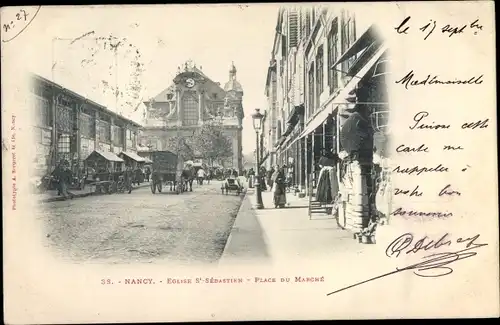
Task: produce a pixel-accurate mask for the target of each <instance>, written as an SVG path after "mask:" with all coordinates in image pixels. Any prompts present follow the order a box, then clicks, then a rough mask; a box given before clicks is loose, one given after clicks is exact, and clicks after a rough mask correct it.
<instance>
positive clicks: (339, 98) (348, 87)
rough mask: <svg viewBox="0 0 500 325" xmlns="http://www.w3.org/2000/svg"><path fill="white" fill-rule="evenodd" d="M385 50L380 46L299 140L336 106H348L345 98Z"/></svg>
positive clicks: (318, 124) (320, 122)
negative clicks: (330, 107) (329, 107)
mask: <svg viewBox="0 0 500 325" xmlns="http://www.w3.org/2000/svg"><path fill="white" fill-rule="evenodd" d="M386 50H387V46H386V45H382V46H381V47H380V49H379V50H378V51H377V53H375V55H374V56H373V57H372V58H371V59H370V60H369V61H368V62H367V63H366V64H365V66H364V67H363V68H362V69H361V70H360V71H359V73H358V75H357V76H354V77H353V78H352V79H351V81H349V83H348V84H347V85H346V86H345V87H344V88H343V89H342V90H341V91H340V93H339V94H338V95H337V97H335V99H334V102H333V105H332V109H331V110H330V109H327V108H325V109H323V111H321V112H320V113H319V114H318V115H316V117H315V118H314V119H313V120H312V121H311V122H309V124H307V126H306V128H305V129H304V131H303V132H302V134H301V135H300V136H299V137H298V139H301V138H303V137H305V136H306V135H308V134H309V133H311V132H312V131H314V130H316V128H317V127H318V126H320V125H321V124H322V123H323V122H324V121H325V120H326V119H327V118H328V115H329V114H332V113H334V111H335V110H336V109H337V107H338V105H341V104H348V103H349V102H348V101H347V100H346V98H347V97H348V96H349V93H350V92H351V91H352V90H353V89H354V88H355V87H356V86H357V84H358V83H359V81H360V80H361V79H362V78H363V77H364V76H365V75H366V74H367V73H368V71H370V69H371V68H372V67H373V66H374V65H375V63H376V62H377V61H378V60H379V59H380V57H382V55H383V54H384V52H385V51H386Z"/></svg>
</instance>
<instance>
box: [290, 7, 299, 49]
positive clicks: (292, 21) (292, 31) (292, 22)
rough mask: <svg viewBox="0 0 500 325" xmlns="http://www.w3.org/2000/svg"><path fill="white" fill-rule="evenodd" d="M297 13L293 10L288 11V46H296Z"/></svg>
mask: <svg viewBox="0 0 500 325" xmlns="http://www.w3.org/2000/svg"><path fill="white" fill-rule="evenodd" d="M297 29H298V15H297V12H296V11H295V10H293V9H292V10H290V12H289V13H288V39H289V43H290V44H289V45H290V47H291V48H292V47H296V46H297V43H298V42H297V40H298V31H297Z"/></svg>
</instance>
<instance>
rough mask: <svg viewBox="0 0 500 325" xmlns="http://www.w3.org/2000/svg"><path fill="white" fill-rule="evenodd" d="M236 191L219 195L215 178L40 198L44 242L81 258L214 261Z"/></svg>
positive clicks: (233, 210)
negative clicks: (177, 189) (178, 186)
mask: <svg viewBox="0 0 500 325" xmlns="http://www.w3.org/2000/svg"><path fill="white" fill-rule="evenodd" d="M242 197H243V195H242V196H237V195H235V194H229V195H222V194H221V191H220V182H218V181H214V182H212V183H211V184H210V185H207V184H204V185H203V186H199V185H197V184H193V192H186V193H183V194H180V195H176V194H174V193H173V192H170V191H168V189H167V191H165V188H164V191H163V193H156V194H154V195H153V194H152V193H151V191H150V189H149V188H141V189H138V190H136V191H133V192H132V193H131V194H113V195H102V196H94V197H85V198H80V199H75V200H68V201H62V202H51V203H45V204H43V206H42V211H43V212H41V213H40V214H39V218H43V219H44V220H43V221H44V223H45V225H46V228H45V233H46V243H45V244H46V246H48V247H49V248H51V249H55V252H56V254H57V255H59V256H61V257H63V258H66V259H68V258H70V259H72V260H77V261H82V262H84V261H85V262H101V261H103V262H107V263H109V262H114V263H131V262H136V261H140V262H146V263H147V262H154V261H163V262H165V261H169V262H183V263H196V262H208V263H212V262H217V261H218V259H219V258H220V256H221V254H222V251H223V250H224V246H225V244H226V241H227V238H228V236H229V233H230V230H231V227H232V224H233V222H234V218H235V217H236V214H237V212H238V209H239V207H240V205H241V199H242Z"/></svg>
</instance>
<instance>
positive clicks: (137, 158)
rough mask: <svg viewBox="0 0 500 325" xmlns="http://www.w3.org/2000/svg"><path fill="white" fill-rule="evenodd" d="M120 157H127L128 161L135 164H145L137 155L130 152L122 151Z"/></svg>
mask: <svg viewBox="0 0 500 325" xmlns="http://www.w3.org/2000/svg"><path fill="white" fill-rule="evenodd" d="M120 155H125V156H127V157H129V158H130V159H133V160H135V161H137V162H145V161H146V160H145V159H144V158H143V157H141V156H139V155H138V154H136V153H135V152H131V151H122V152H120Z"/></svg>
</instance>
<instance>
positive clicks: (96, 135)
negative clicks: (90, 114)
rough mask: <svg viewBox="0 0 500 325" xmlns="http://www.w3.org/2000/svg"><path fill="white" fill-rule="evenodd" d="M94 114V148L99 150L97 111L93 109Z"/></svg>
mask: <svg viewBox="0 0 500 325" xmlns="http://www.w3.org/2000/svg"><path fill="white" fill-rule="evenodd" d="M94 114H95V128H94V135H95V136H94V149H95V150H99V112H98V111H94Z"/></svg>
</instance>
